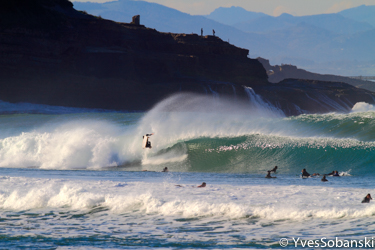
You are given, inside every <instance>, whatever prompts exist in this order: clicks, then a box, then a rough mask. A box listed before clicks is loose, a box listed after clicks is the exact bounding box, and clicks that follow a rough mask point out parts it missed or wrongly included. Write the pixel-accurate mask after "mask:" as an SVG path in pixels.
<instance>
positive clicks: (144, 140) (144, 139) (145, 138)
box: [142, 136, 148, 148]
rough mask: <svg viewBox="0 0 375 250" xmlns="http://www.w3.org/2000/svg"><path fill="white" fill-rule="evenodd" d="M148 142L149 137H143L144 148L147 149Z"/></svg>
mask: <svg viewBox="0 0 375 250" xmlns="http://www.w3.org/2000/svg"><path fill="white" fill-rule="evenodd" d="M147 141H148V136H143V142H142V148H146V146H147Z"/></svg>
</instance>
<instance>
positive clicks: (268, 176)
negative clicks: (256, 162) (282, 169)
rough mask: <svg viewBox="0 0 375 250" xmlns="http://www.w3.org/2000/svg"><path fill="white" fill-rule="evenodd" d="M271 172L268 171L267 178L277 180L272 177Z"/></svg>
mask: <svg viewBox="0 0 375 250" xmlns="http://www.w3.org/2000/svg"><path fill="white" fill-rule="evenodd" d="M271 171H272V170H268V171H267V175H266V178H276V177H275V176H271Z"/></svg>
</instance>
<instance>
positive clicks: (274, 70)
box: [257, 57, 375, 91]
mask: <svg viewBox="0 0 375 250" xmlns="http://www.w3.org/2000/svg"><path fill="white" fill-rule="evenodd" d="M257 59H258V61H259V62H260V63H262V65H263V67H264V68H265V69H266V71H267V75H268V81H269V82H272V83H278V82H281V81H282V80H285V79H289V78H293V79H305V80H315V81H326V82H344V83H347V84H350V85H353V86H355V87H358V88H363V89H367V90H370V91H375V84H374V82H371V81H366V80H361V79H356V78H351V77H345V76H336V75H322V74H317V73H313V72H309V71H307V70H304V69H299V68H297V67H296V66H294V65H289V64H284V65H281V66H280V65H275V66H272V65H271V64H270V62H269V60H267V59H264V58H261V57H258V58H257Z"/></svg>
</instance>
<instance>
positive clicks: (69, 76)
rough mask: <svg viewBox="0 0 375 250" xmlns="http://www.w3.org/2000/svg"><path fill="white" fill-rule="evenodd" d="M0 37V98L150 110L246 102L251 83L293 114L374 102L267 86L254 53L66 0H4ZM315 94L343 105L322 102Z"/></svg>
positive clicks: (332, 89) (348, 89)
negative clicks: (205, 101)
mask: <svg viewBox="0 0 375 250" xmlns="http://www.w3.org/2000/svg"><path fill="white" fill-rule="evenodd" d="M0 32H1V34H0V54H1V59H0V100H3V101H9V102H31V103H40V104H49V105H61V106H70V107H87V108H103V109H117V110H147V109H149V108H151V107H152V106H153V105H155V104H156V103H157V102H158V101H160V100H161V99H163V98H165V97H166V96H168V95H171V94H173V93H176V92H183V91H188V92H193V93H203V94H208V95H219V96H220V95H221V96H224V95H225V96H232V97H236V98H247V94H246V91H245V87H246V86H248V87H252V88H253V89H255V90H256V92H257V93H258V94H261V95H262V97H263V98H265V99H266V100H267V101H269V102H270V103H272V104H274V105H276V106H278V107H280V108H281V109H283V110H284V111H285V113H286V114H287V115H293V114H299V113H301V112H307V113H309V112H310V113H312V112H327V111H335V110H339V109H341V106H340V105H342V107H343V110H350V108H351V107H352V106H353V105H354V104H355V103H356V102H359V101H366V102H368V103H373V102H374V101H373V100H374V99H373V93H372V92H370V91H366V90H362V89H358V88H355V87H353V86H351V85H348V84H342V83H335V84H331V83H329V82H309V81H300V80H286V81H284V82H281V83H278V84H277V85H275V84H271V83H269V82H268V81H267V74H266V70H265V69H264V67H263V66H262V65H261V64H260V63H259V62H258V61H257V60H255V59H250V58H248V53H249V51H248V50H246V49H241V48H237V47H235V46H233V45H231V44H229V43H227V42H224V41H222V40H221V39H219V38H218V37H213V36H205V37H201V36H198V35H196V34H188V35H186V34H172V33H161V32H158V31H156V30H153V29H149V28H147V27H144V26H142V25H135V24H130V23H129V24H125V23H116V22H113V21H109V20H104V19H101V18H98V17H94V16H91V15H87V14H85V13H82V12H79V11H76V10H74V8H73V5H72V3H71V2H69V1H67V0H12V1H8V2H5V1H3V2H1V3H0ZM353 93H354V94H353ZM306 95H307V96H309V97H311V98H310V99H309V98H306ZM316 96H324V98H326V97H327V98H333V101H334V102H337V103H339V106H340V108H338V107H337V106H336V105H332V104H331V105H326V104H325V103H327V102H325V103H324V102H323V103H321V104H319V105H317V104H316V102H317V100H318V99H315V97H316ZM318 102H319V100H318Z"/></svg>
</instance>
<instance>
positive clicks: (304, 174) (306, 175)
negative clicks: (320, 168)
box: [301, 168, 311, 178]
mask: <svg viewBox="0 0 375 250" xmlns="http://www.w3.org/2000/svg"><path fill="white" fill-rule="evenodd" d="M301 175H302V178H307V177H310V176H311V175H310V174H309V173H308V172H307V171H306V168H304V169H302V172H301Z"/></svg>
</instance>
